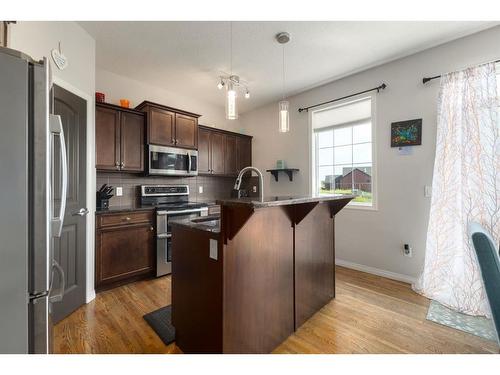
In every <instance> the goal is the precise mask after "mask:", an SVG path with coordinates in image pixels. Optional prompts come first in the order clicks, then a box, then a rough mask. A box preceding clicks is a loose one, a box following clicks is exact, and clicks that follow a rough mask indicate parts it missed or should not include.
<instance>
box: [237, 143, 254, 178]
mask: <svg viewBox="0 0 500 375" xmlns="http://www.w3.org/2000/svg"><path fill="white" fill-rule="evenodd" d="M236 152H237V154H238V162H237V165H238V173H239V172H240V171H241V170H242V169H243V168H245V167H249V166H251V165H252V138H251V137H238V138H237V144H236Z"/></svg>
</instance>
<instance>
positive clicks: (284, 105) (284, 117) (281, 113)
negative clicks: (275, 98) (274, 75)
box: [276, 32, 290, 133]
mask: <svg viewBox="0 0 500 375" xmlns="http://www.w3.org/2000/svg"><path fill="white" fill-rule="evenodd" d="M276 40H277V41H278V43H279V44H282V45H283V66H282V68H283V76H282V77H283V90H282V100H281V101H280V102H279V103H278V130H279V132H280V133H287V132H289V131H290V116H289V111H288V110H289V107H290V103H289V102H288V100H285V44H286V43H288V42H289V41H290V34H289V33H287V32H282V33H279V34H277V35H276Z"/></svg>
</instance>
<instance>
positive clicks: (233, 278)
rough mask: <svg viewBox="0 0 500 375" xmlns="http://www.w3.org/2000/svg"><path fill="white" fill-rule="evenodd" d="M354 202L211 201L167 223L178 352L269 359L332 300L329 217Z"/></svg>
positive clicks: (321, 199) (308, 199) (345, 198)
mask: <svg viewBox="0 0 500 375" xmlns="http://www.w3.org/2000/svg"><path fill="white" fill-rule="evenodd" d="M353 198H354V197H353V196H351V195H334V196H322V197H273V198H264V199H263V200H262V201H259V200H255V198H244V199H226V200H219V201H217V204H219V205H220V206H221V215H220V218H219V219H218V220H217V218H214V217H210V218H200V219H195V220H180V221H177V222H175V223H173V225H172V237H173V240H172V324H173V325H174V327H175V328H176V344H177V345H178V346H179V347H180V348H181V350H183V351H184V352H186V353H269V352H271V351H272V350H273V349H274V348H275V347H276V346H277V345H279V344H280V343H281V342H282V341H284V340H285V339H286V338H287V337H288V336H289V335H290V334H292V333H293V332H294V331H295V330H296V329H297V328H299V327H300V326H301V325H302V324H303V323H304V322H305V321H306V320H307V319H309V318H310V317H311V316H312V315H313V314H314V313H315V312H317V311H318V310H319V309H321V308H322V307H323V306H324V305H325V304H327V303H328V302H329V301H330V300H331V299H332V298H334V297H335V245H334V239H335V226H334V222H335V220H334V219H335V215H336V214H337V213H338V212H339V211H340V210H341V209H342V208H343V207H344V206H345V205H346V204H347V203H349V201H350V200H351V199H353Z"/></svg>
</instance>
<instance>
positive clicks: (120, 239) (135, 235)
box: [95, 211, 156, 291]
mask: <svg viewBox="0 0 500 375" xmlns="http://www.w3.org/2000/svg"><path fill="white" fill-rule="evenodd" d="M96 219H97V220H96V223H97V224H96V253H95V288H96V290H97V291H99V290H103V289H108V288H111V287H114V286H117V285H121V284H125V283H128V282H130V281H136V280H138V279H141V278H145V277H150V276H153V275H154V274H155V259H156V255H155V231H154V225H153V212H152V211H134V212H126V213H104V214H98V215H97V218H96Z"/></svg>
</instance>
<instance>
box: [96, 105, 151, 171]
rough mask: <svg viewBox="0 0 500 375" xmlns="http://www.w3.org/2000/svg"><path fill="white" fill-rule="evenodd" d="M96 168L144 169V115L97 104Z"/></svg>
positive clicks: (112, 169)
mask: <svg viewBox="0 0 500 375" xmlns="http://www.w3.org/2000/svg"><path fill="white" fill-rule="evenodd" d="M95 138H96V168H97V170H101V171H122V172H142V171H143V170H144V114H143V113H141V112H138V111H134V110H128V109H125V108H121V107H118V106H115V105H112V104H104V103H97V104H96V115H95Z"/></svg>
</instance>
